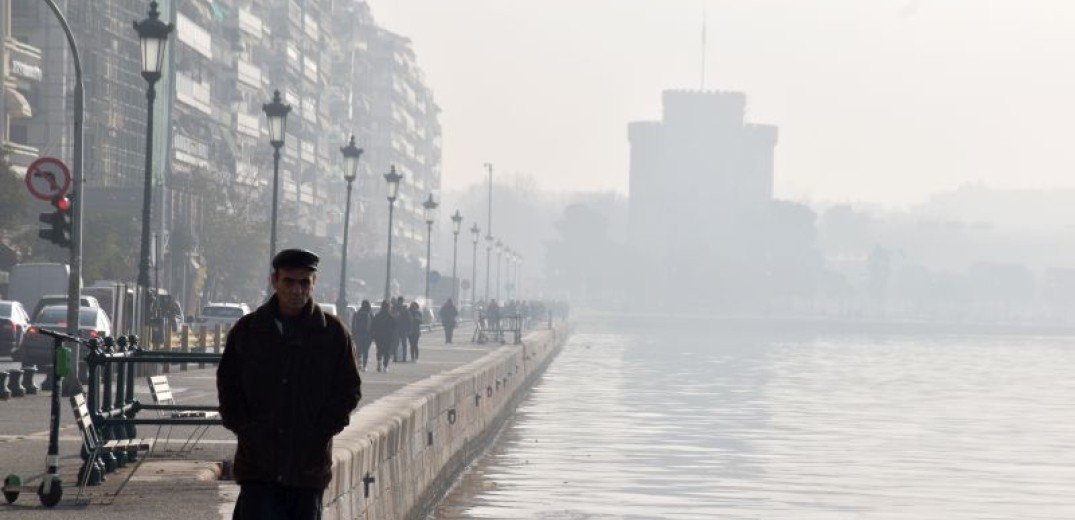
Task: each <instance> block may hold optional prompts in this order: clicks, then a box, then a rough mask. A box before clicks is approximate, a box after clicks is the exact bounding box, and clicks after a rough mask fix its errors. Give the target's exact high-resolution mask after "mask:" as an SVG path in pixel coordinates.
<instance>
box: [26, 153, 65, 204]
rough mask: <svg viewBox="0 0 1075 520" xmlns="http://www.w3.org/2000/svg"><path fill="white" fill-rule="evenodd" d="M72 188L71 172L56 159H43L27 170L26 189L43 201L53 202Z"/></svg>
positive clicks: (31, 164)
mask: <svg viewBox="0 0 1075 520" xmlns="http://www.w3.org/2000/svg"><path fill="white" fill-rule="evenodd" d="M70 187H71V170H68V169H67V165H66V164H64V163H63V161H60V160H59V159H56V158H54V157H42V158H40V159H38V160H36V161H34V162H32V163H30V167H29V168H26V189H28V190H30V195H33V196H34V197H37V198H39V199H41V200H52V199H54V198H56V197H59V196H61V195H63V194H64V193H67V190H68V188H70Z"/></svg>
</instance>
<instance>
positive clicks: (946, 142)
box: [370, 0, 1075, 205]
mask: <svg viewBox="0 0 1075 520" xmlns="http://www.w3.org/2000/svg"><path fill="white" fill-rule="evenodd" d="M370 4H371V6H372V8H373V11H374V16H375V17H376V19H377V20H378V21H379V22H380V23H381V24H382V25H384V26H386V27H387V28H389V29H391V30H393V31H395V32H398V33H401V34H403V35H405V36H408V37H410V38H411V39H412V40H413V42H414V48H415V51H416V52H417V55H418V60H419V64H420V65H421V67H422V68H423V69H424V70H425V72H426V75H427V79H428V81H429V83H430V85H431V86H432V88H433V89H434V93H435V97H436V99H437V102H438V104H439V105H440V106H441V108H442V109H443V114H442V118H441V122H442V124H443V130H444V138H443V148H444V163H443V164H444V186H445V188H446V189H455V188H459V187H462V186H463V185H465V184H469V183H471V182H476V181H479V180H481V179H483V178H484V176H485V173H484V170H483V168H482V163H484V162H492V163H494V164H495V167H496V171H497V172H524V173H529V174H531V175H533V176H534V177H535V178H536V179H537V180H538V181H539V183H540V184H541V186H542V187H543V188H544V189H552V190H589V189H615V190H618V191H621V192H624V193H626V192H627V179H628V151H629V147H628V142H627V128H626V127H627V123H628V122H630V121H636V120H650V119H658V118H659V117H660V96H661V91H663V90H666V89H678V88H689V89H696V88H698V87H699V86H700V83H701V61H702V60H701V54H702V53H701V43H700V41H701V33H702V30H701V27H702V18H703V15H702V13H703V11H706V12H707V16H706V17H707V18H708V32H707V34H708V49H709V50H708V54H707V59H706V65H707V71H708V72H707V81H706V86H707V87H709V88H719V89H722V90H737V91H743V92H745V93H746V94H747V95H748V119H749V120H750V121H754V122H760V123H769V124H774V125H777V126H779V127H780V141H779V144H778V145H777V147H776V194H777V196H778V197H781V198H787V199H792V200H798V201H805V202H824V201H834V202H858V201H863V202H879V203H883V204H890V205H903V204H907V203H914V202H919V201H922V200H924V199H926V198H927V197H928V196H929V195H930V194H932V193H934V192H937V191H943V190H949V189H954V188H956V187H959V186H960V185H964V184H968V183H981V184H985V185H987V186H992V187H1001V188H1049V187H1061V186H1064V187H1071V186H1075V175H1073V174H1075V146H1072V145H1071V140H1072V138H1073V137H1075V132H1072V131H1071V128H1072V125H1071V122H1072V121H1075V71H1073V69H1075V1H1071V0H712V1H703V0H455V1H452V2H444V1H440V0H370ZM684 189H689V187H684Z"/></svg>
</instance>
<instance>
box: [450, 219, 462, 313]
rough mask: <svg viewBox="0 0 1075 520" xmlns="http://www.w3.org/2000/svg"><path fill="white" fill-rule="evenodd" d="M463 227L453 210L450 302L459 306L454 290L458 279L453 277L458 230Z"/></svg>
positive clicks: (457, 296)
mask: <svg viewBox="0 0 1075 520" xmlns="http://www.w3.org/2000/svg"><path fill="white" fill-rule="evenodd" d="M462 225H463V215H460V214H459V210H458V209H457V210H455V214H454V215H452V301H453V302H455V303H456V304H459V295H458V294H456V288H457V287H459V279H458V278H456V275H455V267H456V261H457V260H458V259H459V228H460V227H461V226H462Z"/></svg>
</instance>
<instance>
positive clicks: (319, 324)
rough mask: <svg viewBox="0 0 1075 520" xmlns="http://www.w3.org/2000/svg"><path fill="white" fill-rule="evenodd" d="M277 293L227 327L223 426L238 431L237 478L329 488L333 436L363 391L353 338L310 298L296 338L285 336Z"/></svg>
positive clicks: (220, 381)
mask: <svg viewBox="0 0 1075 520" xmlns="http://www.w3.org/2000/svg"><path fill="white" fill-rule="evenodd" d="M276 316H277V303H276V297H275V296H273V297H272V298H271V299H270V300H269V301H268V302H266V303H265V304H264V305H262V306H261V307H258V309H257V310H255V311H254V312H252V313H250V314H248V315H246V316H244V317H242V318H241V319H240V320H239V321H238V322H236V324H235V326H234V327H233V328H232V329H231V331H230V332H229V333H228V341H227V344H226V346H225V347H224V355H223V356H222V358H221V360H220V366H219V367H218V368H217V393H218V398H219V400H220V416H221V419H222V420H223V423H224V427H226V428H227V429H229V430H231V431H233V432H235V434H236V435H237V436H238V438H239V445H238V448H237V449H236V451H235V464H234V466H233V473H234V476H235V480H236V481H238V482H239V483H240V484H242V483H244V482H252V481H256V482H275V483H279V484H282V485H286V486H297V487H303V488H316V489H324V488H325V487H326V486H328V483H329V481H330V480H331V479H332V472H331V471H332V437H333V436H334V435H336V434H337V433H339V432H340V430H342V429H343V428H344V427H345V426H347V424H348V422H349V420H350V414H351V411H352V410H354V409H355V407H356V406H357V405H358V400H359V399H360V398H361V397H362V392H361V387H362V381H361V379H360V378H359V375H358V365H357V363H356V361H355V354H354V347H353V345H352V343H351V336H350V334H349V333H348V332H347V329H346V328H345V327H344V326H343V324H342V323H341V322H340V320H339V319H337V318H336V317H335V316H332V315H327V314H325V313H324V312H322V311H321V308H320V307H318V306H317V305H314V304H313V302H312V301H311V302H307V304H306V308H305V309H303V313H302V316H301V317H300V318H299V326H298V330H299V331H300V332H299V334H298V335H297V337H296V339H294V340H285V338H284V335H283V334H282V333H281V331H280V328H279V326H278V324H277V321H276Z"/></svg>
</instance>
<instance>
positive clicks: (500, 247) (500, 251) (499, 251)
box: [496, 240, 504, 301]
mask: <svg viewBox="0 0 1075 520" xmlns="http://www.w3.org/2000/svg"><path fill="white" fill-rule="evenodd" d="M502 258H504V242H501V241H500V240H497V241H496V300H497V301H500V260H501V259H502Z"/></svg>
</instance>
